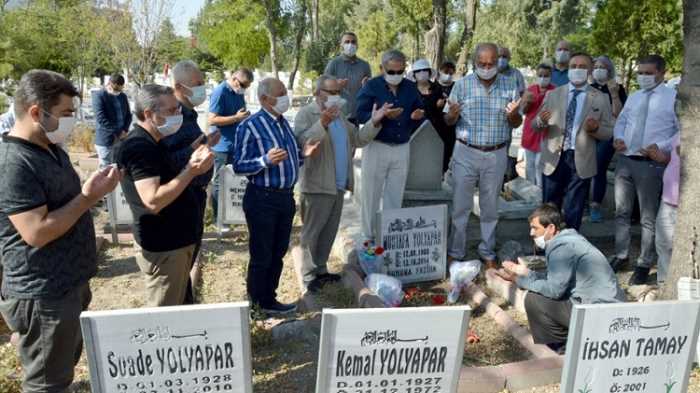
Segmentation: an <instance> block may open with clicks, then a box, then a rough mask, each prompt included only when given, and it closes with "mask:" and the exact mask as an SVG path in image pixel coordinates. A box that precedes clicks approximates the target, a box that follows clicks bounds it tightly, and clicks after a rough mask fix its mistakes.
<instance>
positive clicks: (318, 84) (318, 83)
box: [314, 74, 338, 94]
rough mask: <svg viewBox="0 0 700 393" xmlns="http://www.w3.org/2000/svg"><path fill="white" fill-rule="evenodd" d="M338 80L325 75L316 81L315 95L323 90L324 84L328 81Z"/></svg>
mask: <svg viewBox="0 0 700 393" xmlns="http://www.w3.org/2000/svg"><path fill="white" fill-rule="evenodd" d="M337 80H338V78H336V77H334V76H333V75H328V74H323V75H321V76H319V77H318V79H316V88H315V89H314V94H318V92H319V91H321V90H323V84H324V83H326V82H327V81H331V82H332V81H337Z"/></svg>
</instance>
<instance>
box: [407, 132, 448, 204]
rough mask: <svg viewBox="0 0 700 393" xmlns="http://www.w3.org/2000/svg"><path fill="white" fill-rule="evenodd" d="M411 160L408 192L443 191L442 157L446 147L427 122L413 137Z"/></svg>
mask: <svg viewBox="0 0 700 393" xmlns="http://www.w3.org/2000/svg"><path fill="white" fill-rule="evenodd" d="M409 143H410V144H411V160H410V162H409V166H408V177H407V179H406V190H411V191H440V190H442V156H443V154H444V151H445V150H444V149H445V148H444V146H445V144H444V143H443V141H442V139H441V138H440V135H439V134H438V133H437V131H436V130H435V127H433V125H432V123H430V121H428V120H426V121H424V122H423V124H421V126H420V127H418V129H417V130H416V131H415V132H414V133H413V135H411V141H410V142H409Z"/></svg>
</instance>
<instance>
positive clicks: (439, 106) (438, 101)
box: [436, 98, 445, 110]
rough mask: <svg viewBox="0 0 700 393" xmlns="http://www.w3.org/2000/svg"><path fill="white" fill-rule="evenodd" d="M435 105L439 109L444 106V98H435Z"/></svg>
mask: <svg viewBox="0 0 700 393" xmlns="http://www.w3.org/2000/svg"><path fill="white" fill-rule="evenodd" d="M436 105H437V107H438V108H440V109H441V110H442V108H444V107H445V99H444V98H440V99H439V100H437V103H436Z"/></svg>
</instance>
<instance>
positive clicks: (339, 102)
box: [325, 96, 346, 108]
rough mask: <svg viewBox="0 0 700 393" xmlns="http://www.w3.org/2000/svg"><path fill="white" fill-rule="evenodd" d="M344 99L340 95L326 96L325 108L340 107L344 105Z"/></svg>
mask: <svg viewBox="0 0 700 393" xmlns="http://www.w3.org/2000/svg"><path fill="white" fill-rule="evenodd" d="M345 102H346V101H345V99H344V98H342V97H341V96H328V97H327V98H326V104H325V106H326V108H333V107H336V108H342V107H343V106H344V105H345Z"/></svg>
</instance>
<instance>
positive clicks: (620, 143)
mask: <svg viewBox="0 0 700 393" xmlns="http://www.w3.org/2000/svg"><path fill="white" fill-rule="evenodd" d="M613 148H615V151H616V152H618V153H622V152H623V151H625V150H627V145H625V141H624V140H622V139H615V140H614V141H613Z"/></svg>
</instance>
